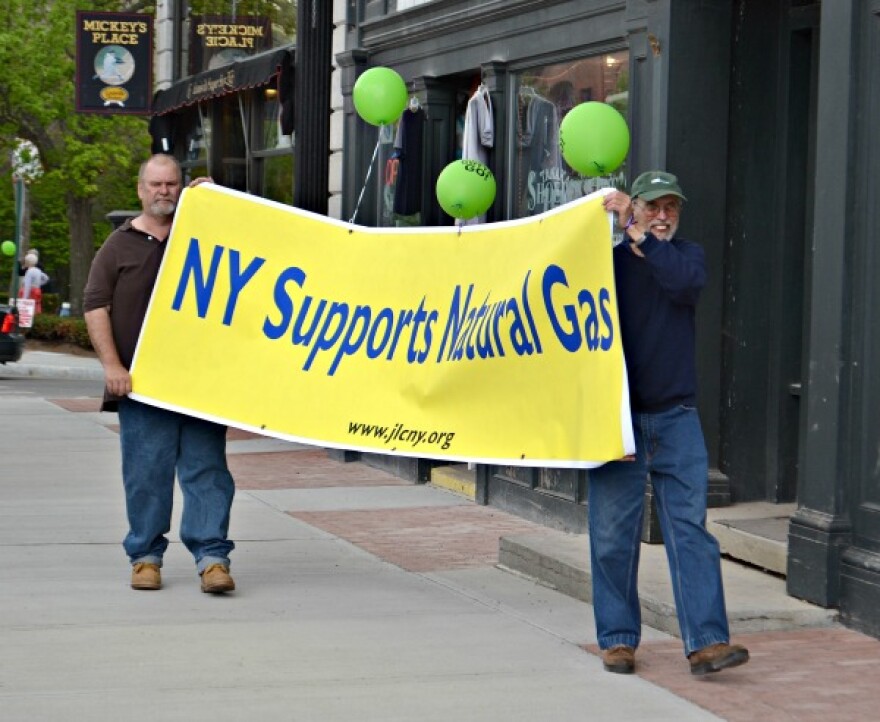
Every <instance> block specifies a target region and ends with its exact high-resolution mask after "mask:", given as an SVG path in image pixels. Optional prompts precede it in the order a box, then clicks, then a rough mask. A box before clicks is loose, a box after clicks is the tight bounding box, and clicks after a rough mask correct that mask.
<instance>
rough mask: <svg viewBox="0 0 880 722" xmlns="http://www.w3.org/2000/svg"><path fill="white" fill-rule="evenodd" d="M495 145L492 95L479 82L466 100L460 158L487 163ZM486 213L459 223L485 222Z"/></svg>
mask: <svg viewBox="0 0 880 722" xmlns="http://www.w3.org/2000/svg"><path fill="white" fill-rule="evenodd" d="M494 145H495V121H494V119H493V117H492V97H491V96H490V95H489V89H488V88H487V87H486V86H485V85H482V84H480V87H479V88H477V90H476V92H474V94H473V95H472V96H471V99H470V100H469V101H468V104H467V110H466V111H465V115H464V137H463V140H462V148H461V157H462V160H475V161H478V162H480V163H482V164H483V165H488V164H489V148H491V147H493V146H494ZM485 222H486V214H485V213H484V214H483V215H480V216H477V217H475V218H470V219H468V220H466V221H463V222H462V223H461V225H471V224H475V223H485Z"/></svg>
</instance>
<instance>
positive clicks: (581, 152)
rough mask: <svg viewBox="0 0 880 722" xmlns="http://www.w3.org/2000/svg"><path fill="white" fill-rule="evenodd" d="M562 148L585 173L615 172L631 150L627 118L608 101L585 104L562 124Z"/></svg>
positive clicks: (576, 168) (590, 174)
mask: <svg viewBox="0 0 880 722" xmlns="http://www.w3.org/2000/svg"><path fill="white" fill-rule="evenodd" d="M559 148H560V150H561V151H562V157H563V158H565V162H566V163H568V164H569V165H570V166H571V167H572V168H574V169H575V170H576V171H577V172H578V173H580V174H581V175H585V176H599V175H607V174H608V173H613V172H614V171H615V170H617V168H618V167H619V166H620V164H621V163H623V160H624V158H626V154H627V153H628V152H629V128H628V127H627V125H626V119H625V118H624V117H623V116H622V115H621V114H620V113H619V112H618V111H617V110H616V109H614V108H613V107H611V106H610V105H608V104H607V103H599V102H596V101H590V102H587V103H581V104H580V105H577V106H575V107H574V108H572V109H571V110H570V111H569V112H568V114H567V115H566V116H565V117H564V118H563V119H562V123H561V124H560V125H559Z"/></svg>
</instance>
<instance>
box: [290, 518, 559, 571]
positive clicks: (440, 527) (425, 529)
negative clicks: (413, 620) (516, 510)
mask: <svg viewBox="0 0 880 722" xmlns="http://www.w3.org/2000/svg"><path fill="white" fill-rule="evenodd" d="M288 513H289V514H290V515H291V516H293V517H295V518H296V519H300V520H301V521H304V522H306V523H307V524H311V525H312V526H315V527H318V528H319V529H323V530H324V531H326V532H329V533H330V534H333V535H334V536H337V537H341V538H342V539H345V540H346V541H349V542H351V543H352V544H356V545H357V546H359V547H361V548H362V549H364V550H366V551H368V552H370V553H371V554H375V555H376V556H377V557H379V558H380V559H383V560H385V561H387V562H390V563H391V564H394V565H396V566H399V567H400V568H401V569H405V570H406V571H409V572H436V571H444V570H450V569H467V568H472V567H481V566H492V565H494V564H497V563H498V546H499V539H500V538H501V537H502V536H505V535H507V534H518V533H523V532H534V531H536V530H539V529H541V528H542V527H540V526H539V525H537V524H533V523H531V522H527V521H525V520H523V519H520V518H519V517H515V516H512V515H510V514H505V513H504V512H499V511H495V510H493V509H491V508H490V507H480V506H473V505H468V504H462V505H460V506H449V507H416V508H409V509H375V510H363V511H332V512H288Z"/></svg>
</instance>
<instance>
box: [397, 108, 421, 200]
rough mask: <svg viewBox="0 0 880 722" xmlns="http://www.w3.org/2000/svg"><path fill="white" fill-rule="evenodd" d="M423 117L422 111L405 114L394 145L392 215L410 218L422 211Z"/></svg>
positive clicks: (406, 112) (410, 111)
mask: <svg viewBox="0 0 880 722" xmlns="http://www.w3.org/2000/svg"><path fill="white" fill-rule="evenodd" d="M424 127H425V114H424V112H422V110H421V109H418V110H404V111H403V115H401V116H400V126H399V127H398V129H397V138H396V140H395V141H394V152H395V156H396V157H397V159H398V160H399V165H398V169H397V185H396V186H395V188H394V212H395V213H399V214H400V215H402V216H410V215H412V214H413V213H418V212H419V211H421V210H422V137H423V135H424Z"/></svg>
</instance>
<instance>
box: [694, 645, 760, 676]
mask: <svg viewBox="0 0 880 722" xmlns="http://www.w3.org/2000/svg"><path fill="white" fill-rule="evenodd" d="M688 661H689V662H690V663H691V674H696V675H703V674H710V673H711V672H720V671H721V670H722V669H728V668H729V667H738V666H739V665H741V664H745V663H746V662H748V661H749V650H748V649H746V648H745V647H743V646H741V645H739V644H726V643H724V642H721V643H719V644H710V645H709V646H708V647H703V648H702V649H698V650H697V651H696V652H691V653H690V654H689V655H688Z"/></svg>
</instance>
